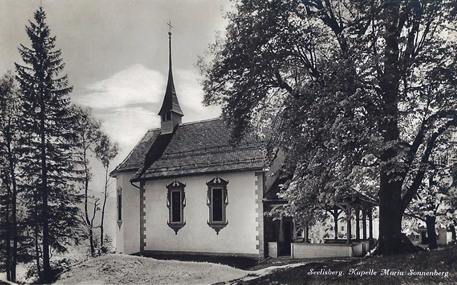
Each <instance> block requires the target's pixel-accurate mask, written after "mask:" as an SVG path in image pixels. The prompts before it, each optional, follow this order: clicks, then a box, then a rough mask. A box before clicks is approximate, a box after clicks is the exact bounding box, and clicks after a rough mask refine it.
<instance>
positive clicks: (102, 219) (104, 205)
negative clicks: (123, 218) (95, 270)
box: [100, 164, 109, 250]
mask: <svg viewBox="0 0 457 285" xmlns="http://www.w3.org/2000/svg"><path fill="white" fill-rule="evenodd" d="M108 181H109V164H108V165H106V166H105V189H104V192H103V196H104V197H103V207H102V217H101V220H100V250H103V238H104V237H103V236H104V234H105V229H104V226H105V225H104V222H105V208H106V200H107V199H108Z"/></svg>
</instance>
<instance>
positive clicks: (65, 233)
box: [16, 7, 81, 281]
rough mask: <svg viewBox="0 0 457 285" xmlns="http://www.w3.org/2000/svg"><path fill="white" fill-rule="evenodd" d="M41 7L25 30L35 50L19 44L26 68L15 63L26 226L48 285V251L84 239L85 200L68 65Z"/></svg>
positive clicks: (58, 249)
mask: <svg viewBox="0 0 457 285" xmlns="http://www.w3.org/2000/svg"><path fill="white" fill-rule="evenodd" d="M45 20H46V14H45V12H44V11H43V9H42V7H40V8H39V9H38V10H37V11H36V12H35V14H34V21H29V25H28V26H27V27H26V32H27V35H28V37H29V39H30V41H31V47H26V46H25V45H21V46H20V48H19V52H20V55H21V57H22V60H23V62H24V64H23V65H21V64H18V63H16V71H17V80H18V82H19V86H20V90H21V92H20V95H21V101H22V104H21V112H22V114H21V129H22V131H23V132H24V134H23V136H21V138H20V139H19V145H20V148H19V149H18V154H19V166H20V169H21V171H22V172H23V173H24V179H23V180H22V182H21V188H22V189H23V191H24V199H25V200H26V201H27V206H28V209H27V210H28V214H27V221H28V224H29V226H30V227H32V228H33V231H34V240H35V260H36V263H37V264H36V265H37V271H38V275H39V276H40V278H41V280H42V281H50V280H51V278H52V270H51V263H50V250H51V249H53V250H55V251H57V252H64V251H65V250H66V245H68V243H69V242H70V241H71V240H75V241H76V242H77V241H78V237H79V236H80V225H81V221H80V219H79V217H80V215H79V209H78V207H77V206H76V205H77V203H79V202H80V201H81V196H80V195H78V194H77V191H76V187H75V182H76V181H77V179H78V178H79V176H80V172H78V170H77V165H78V164H79V163H80V160H81V159H80V157H79V156H78V155H77V154H76V151H75V149H76V147H77V143H76V137H75V134H74V131H73V123H74V120H75V118H74V114H73V113H72V112H71V108H70V98H69V96H68V95H69V94H70V92H71V91H72V87H70V86H69V84H68V80H67V76H66V75H64V76H61V75H60V73H61V72H62V71H63V68H64V63H63V61H62V58H61V51H60V50H59V49H56V48H55V40H56V38H55V37H52V36H51V33H50V29H49V27H48V26H47V24H46V23H45Z"/></svg>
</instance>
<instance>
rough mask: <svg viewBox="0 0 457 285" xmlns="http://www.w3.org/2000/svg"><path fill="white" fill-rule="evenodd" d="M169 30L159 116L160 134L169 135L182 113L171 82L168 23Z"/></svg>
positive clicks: (178, 122)
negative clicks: (166, 69)
mask: <svg viewBox="0 0 457 285" xmlns="http://www.w3.org/2000/svg"><path fill="white" fill-rule="evenodd" d="M168 26H169V27H170V30H169V31H168V58H169V62H168V64H169V66H168V82H167V89H166V91H165V96H164V98H163V103H162V108H160V111H159V115H160V121H161V134H163V135H164V134H171V133H172V132H173V130H174V129H175V128H176V126H178V125H179V124H181V118H182V117H183V116H184V113H183V112H182V110H181V107H180V106H179V101H178V96H177V95H176V90H175V84H174V82H173V72H172V63H171V28H172V26H171V23H168Z"/></svg>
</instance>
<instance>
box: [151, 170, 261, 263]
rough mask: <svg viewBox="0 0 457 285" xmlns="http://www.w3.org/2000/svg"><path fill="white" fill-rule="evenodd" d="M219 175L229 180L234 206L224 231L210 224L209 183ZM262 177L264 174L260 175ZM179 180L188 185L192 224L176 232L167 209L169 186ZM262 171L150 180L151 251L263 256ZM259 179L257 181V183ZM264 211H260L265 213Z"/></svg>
mask: <svg viewBox="0 0 457 285" xmlns="http://www.w3.org/2000/svg"><path fill="white" fill-rule="evenodd" d="M216 176H219V177H220V178H222V179H224V180H228V182H229V183H228V185H227V188H228V201H229V202H228V205H227V208H226V215H227V220H228V225H227V226H226V227H225V228H223V229H222V230H220V232H219V234H218V235H217V234H216V231H215V230H214V229H213V228H211V227H210V226H208V224H207V221H208V220H209V209H208V206H207V205H206V197H207V196H206V195H207V189H208V188H207V186H206V182H207V181H210V180H211V179H213V178H215V177H216ZM260 177H262V176H260ZM174 180H178V181H180V182H182V183H184V184H186V187H185V194H186V207H185V208H184V219H185V221H186V225H185V226H184V227H183V228H181V229H180V230H179V232H178V234H177V235H176V234H175V232H174V230H173V229H171V228H170V227H168V225H167V221H168V219H169V210H168V207H167V188H166V185H168V184H170V183H171V182H173V181H174ZM258 180H261V179H258V177H256V173H255V172H254V171H250V172H234V173H225V174H219V175H199V176H187V177H178V178H173V179H160V180H153V181H147V182H146V183H145V186H144V187H145V201H144V203H145V210H146V216H145V220H146V222H145V238H144V240H145V244H144V245H145V247H144V249H145V250H146V251H165V252H171V251H173V252H193V253H211V254H218V253H219V254H240V255H258V254H259V248H260V247H261V246H262V245H260V244H259V234H262V233H259V231H260V230H261V228H260V227H259V221H260V223H262V222H263V218H262V217H259V215H262V209H259V208H258V207H261V202H260V203H259V196H258V191H259V188H260V189H262V188H261V187H262V186H260V187H259V185H258V184H261V183H262V181H258ZM256 181H257V183H256ZM259 213H260V214H259Z"/></svg>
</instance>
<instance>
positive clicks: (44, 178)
mask: <svg viewBox="0 0 457 285" xmlns="http://www.w3.org/2000/svg"><path fill="white" fill-rule="evenodd" d="M43 81H44V80H43ZM43 81H42V82H43ZM44 93H45V92H44V90H43V88H41V94H40V112H41V114H40V136H41V138H40V139H41V141H40V147H41V154H40V155H41V191H42V193H41V195H42V199H43V209H42V215H43V216H42V221H43V277H44V279H43V281H51V263H50V261H49V258H50V254H49V220H48V219H49V218H48V170H47V160H46V125H45V116H46V113H45V111H46V110H45V103H44V96H45V94H44Z"/></svg>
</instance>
